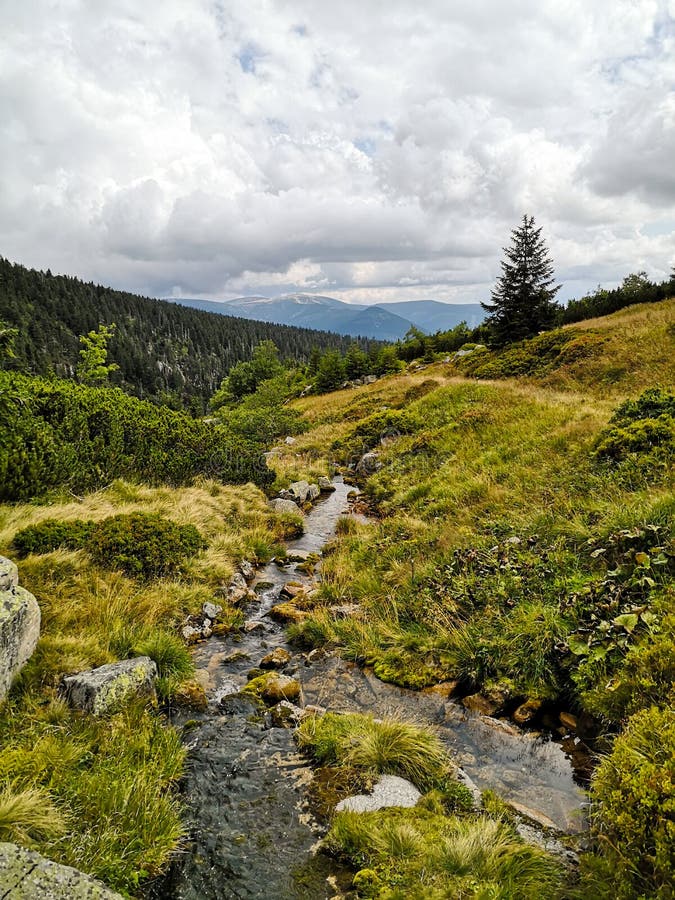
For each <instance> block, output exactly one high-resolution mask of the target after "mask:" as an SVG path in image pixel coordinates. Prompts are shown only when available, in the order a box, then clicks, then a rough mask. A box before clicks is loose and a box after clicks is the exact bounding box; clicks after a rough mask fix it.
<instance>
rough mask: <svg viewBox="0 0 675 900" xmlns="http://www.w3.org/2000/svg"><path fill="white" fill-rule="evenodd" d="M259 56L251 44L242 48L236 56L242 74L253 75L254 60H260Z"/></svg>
mask: <svg viewBox="0 0 675 900" xmlns="http://www.w3.org/2000/svg"><path fill="white" fill-rule="evenodd" d="M261 55H262V54H261V53H259V52H258V51H257V50H256V48H255V47H254V46H253V45H252V44H246V46H245V47H242V49H241V50H240V51H239V53H238V54H237V59H238V60H239V65H240V66H241V70H242V72H249V73H251V74H252V75H254V74H255V64H256V60H257V59H260V58H261Z"/></svg>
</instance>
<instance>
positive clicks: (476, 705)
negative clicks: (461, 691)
mask: <svg viewBox="0 0 675 900" xmlns="http://www.w3.org/2000/svg"><path fill="white" fill-rule="evenodd" d="M462 706H463V707H464V708H465V709H468V710H469V711H470V712H475V713H479V714H480V715H481V716H494V715H495V713H497V712H499V709H500V706H501V704H500V703H499V702H498V701H495V700H491V699H490V698H489V697H486V696H485V695H484V694H469V695H468V697H463V698H462Z"/></svg>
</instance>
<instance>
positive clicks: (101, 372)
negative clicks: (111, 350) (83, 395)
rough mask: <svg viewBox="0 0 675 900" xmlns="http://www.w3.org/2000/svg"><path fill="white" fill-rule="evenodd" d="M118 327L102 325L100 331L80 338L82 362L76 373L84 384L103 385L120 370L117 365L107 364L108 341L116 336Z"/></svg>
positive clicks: (91, 332)
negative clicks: (111, 374)
mask: <svg viewBox="0 0 675 900" xmlns="http://www.w3.org/2000/svg"><path fill="white" fill-rule="evenodd" d="M116 327H117V326H116V325H115V323H114V322H113V323H112V325H100V326H99V329H98V331H90V332H89V334H83V335H81V336H80V344H81V345H82V349H81V350H80V361H79V363H78V365H77V369H76V373H77V377H78V379H79V380H80V381H82V382H84V384H94V385H95V384H102V383H103V382H105V381H107V380H108V377H109V376H110V373H111V372H116V371H117V370H118V369H119V366H118V365H117V363H110V364H106V360H107V358H108V341H109V340H110V338H111V337H112V336H113V335H114V334H115V328H116Z"/></svg>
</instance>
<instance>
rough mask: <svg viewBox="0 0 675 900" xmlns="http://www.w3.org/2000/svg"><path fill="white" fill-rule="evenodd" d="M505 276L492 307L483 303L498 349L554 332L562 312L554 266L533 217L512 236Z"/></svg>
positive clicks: (529, 217)
mask: <svg viewBox="0 0 675 900" xmlns="http://www.w3.org/2000/svg"><path fill="white" fill-rule="evenodd" d="M504 253H505V254H506V259H505V260H504V261H502V264H501V266H502V274H501V275H500V276H499V278H498V279H497V285H496V287H495V289H494V290H493V291H492V303H481V306H482V307H483V309H485V310H486V311H487V312H489V313H490V315H489V316H488V317H487V319H486V322H485V324H486V325H487V326H488V328H489V329H490V333H491V335H492V341H493V343H494V344H495V345H496V346H502V345H504V344H508V343H511V342H513V341H521V340H523V339H524V338H528V337H532V335H535V334H537V333H538V332H540V331H542V330H545V329H546V328H550V327H551V326H552V325H553V323H554V322H555V319H556V315H557V313H558V311H559V309H560V307H559V306H558V304H557V303H556V302H555V299H554V298H555V295H556V294H557V292H558V291H559V290H560V285H555V284H554V278H553V263H552V262H551V259H550V258H549V256H548V250H547V248H546V244H545V243H544V240H543V238H542V237H541V228H535V227H534V219H533V217H532V216H526V215H525V216H523V222H522V225H520V227H519V228H514V230H513V231H512V232H511V246H510V247H504Z"/></svg>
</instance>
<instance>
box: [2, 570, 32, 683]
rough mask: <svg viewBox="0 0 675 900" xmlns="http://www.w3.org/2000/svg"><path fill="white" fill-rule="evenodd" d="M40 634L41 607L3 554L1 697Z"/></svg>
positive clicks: (27, 658) (29, 656)
mask: <svg viewBox="0 0 675 900" xmlns="http://www.w3.org/2000/svg"><path fill="white" fill-rule="evenodd" d="M39 637H40V607H39V606H38V604H37V600H36V599H35V597H34V596H33V595H32V594H30V593H29V592H28V591H27V590H25V589H24V588H22V587H20V585H19V573H18V570H17V567H16V566H15V565H14V563H13V562H12V561H11V560H9V559H6V558H5V557H4V556H0V700H2V698H3V697H4V696H5V694H6V693H7V691H8V690H9V688H10V685H11V683H12V681H13V680H14V678H15V676H16V675H17V674H18V673H19V672H20V671H21V669H22V668H23V666H24V665H25V664H26V663H27V662H28V660H29V659H30V658H31V656H32V654H33V651H34V650H35V647H36V645H37V642H38V638H39Z"/></svg>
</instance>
